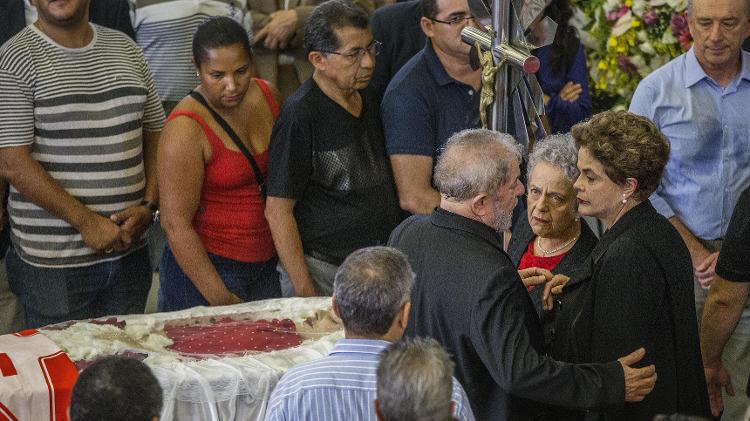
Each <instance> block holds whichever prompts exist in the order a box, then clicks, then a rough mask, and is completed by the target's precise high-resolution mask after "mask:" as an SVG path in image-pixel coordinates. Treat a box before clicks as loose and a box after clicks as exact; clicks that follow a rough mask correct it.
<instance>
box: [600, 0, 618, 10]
mask: <svg viewBox="0 0 750 421" xmlns="http://www.w3.org/2000/svg"><path fill="white" fill-rule="evenodd" d="M620 6H621V4H620V0H607V1H606V2H604V5H603V6H602V7H603V8H604V13H607V12H611V11H612V10H616V9H619V8H620Z"/></svg>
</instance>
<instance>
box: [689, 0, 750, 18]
mask: <svg viewBox="0 0 750 421" xmlns="http://www.w3.org/2000/svg"><path fill="white" fill-rule="evenodd" d="M693 1H694V0H688V2H687V12H688V15H691V16H692V14H693ZM744 2H745V16H746V17H747V18H748V19H750V0H744Z"/></svg>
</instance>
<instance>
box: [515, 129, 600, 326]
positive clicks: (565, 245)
mask: <svg viewBox="0 0 750 421" xmlns="http://www.w3.org/2000/svg"><path fill="white" fill-rule="evenodd" d="M576 159H577V152H576V146H575V142H574V140H573V138H572V137H571V136H570V135H553V136H548V137H546V138H545V139H544V141H542V142H540V143H537V144H536V145H535V147H534V150H533V152H532V153H531V154H530V155H529V164H528V171H529V177H528V178H529V181H528V185H527V189H526V192H527V196H528V199H527V202H526V211H527V218H519V220H518V222H517V223H516V225H515V227H514V228H513V236H512V237H511V240H510V244H509V245H508V255H509V256H510V258H511V260H513V263H514V264H515V265H516V266H517V267H518V269H519V273H520V275H521V278H522V279H523V280H524V283H525V284H526V285H527V288H529V294H530V296H531V300H532V301H533V302H534V307H535V308H536V310H537V313H538V314H539V316H540V320H541V321H542V323H543V324H544V325H545V336H546V337H547V338H546V339H548V340H549V336H550V334H551V331H550V329H549V328H550V327H551V322H552V320H553V316H554V313H553V312H552V311H545V310H551V306H550V303H551V302H550V300H549V299H547V300H545V299H544V298H548V297H549V296H550V295H549V292H550V289H551V288H550V287H551V286H553V285H555V283H556V282H557V281H558V279H559V277H558V278H557V279H555V280H554V281H552V282H550V283H548V284H547V288H545V285H541V284H543V283H545V282H547V281H549V280H551V279H550V278H551V277H552V275H560V276H564V279H563V280H566V279H567V277H568V276H570V275H571V274H572V273H573V272H574V271H575V269H576V268H577V267H578V266H579V265H580V264H581V263H583V261H584V260H586V257H587V256H588V255H589V253H590V252H591V250H592V249H593V248H594V246H595V245H596V242H597V239H596V236H595V235H594V233H593V232H592V231H591V229H590V228H589V227H588V225H587V224H586V223H585V222H584V223H582V222H581V221H580V219H579V217H578V204H577V203H576V192H575V189H573V182H575V180H576V178H578V174H579V171H578V168H577V167H576ZM548 271H549V272H548ZM550 272H551V273H550ZM539 273H541V274H542V275H537V274H539ZM545 275H546V276H545ZM545 301H546V302H545Z"/></svg>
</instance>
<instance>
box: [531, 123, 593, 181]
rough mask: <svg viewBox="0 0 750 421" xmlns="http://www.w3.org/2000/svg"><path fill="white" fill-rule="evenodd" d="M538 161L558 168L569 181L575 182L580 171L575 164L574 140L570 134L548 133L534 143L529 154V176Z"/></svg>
mask: <svg viewBox="0 0 750 421" xmlns="http://www.w3.org/2000/svg"><path fill="white" fill-rule="evenodd" d="M540 162H546V163H548V164H550V165H552V166H553V167H556V168H559V169H560V170H561V171H562V172H563V174H565V178H567V179H568V181H570V182H571V183H575V181H576V179H577V178H578V175H579V174H580V173H581V172H580V171H579V170H578V166H577V165H576V162H578V150H577V148H576V141H575V139H573V136H571V135H570V134H555V135H550V136H547V137H545V138H544V139H543V140H542V141H541V142H537V144H536V145H534V150H533V151H532V152H531V153H530V154H529V164H528V174H529V176H531V173H532V172H533V171H534V167H536V165H537V164H538V163H540Z"/></svg>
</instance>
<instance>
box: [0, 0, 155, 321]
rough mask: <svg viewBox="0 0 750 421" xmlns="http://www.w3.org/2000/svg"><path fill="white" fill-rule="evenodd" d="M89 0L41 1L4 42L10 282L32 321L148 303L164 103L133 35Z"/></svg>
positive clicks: (2, 128)
mask: <svg viewBox="0 0 750 421" xmlns="http://www.w3.org/2000/svg"><path fill="white" fill-rule="evenodd" d="M89 1H90V0H66V1H60V0H57V1H55V0H35V5H36V7H37V13H38V19H37V21H36V22H35V23H34V24H32V25H29V26H27V27H26V28H24V29H23V30H22V31H21V32H19V33H18V34H16V35H15V36H14V37H13V38H11V39H10V40H8V42H7V43H6V44H4V45H3V47H2V48H1V49H0V177H2V178H5V179H7V180H8V182H9V184H10V197H9V201H8V216H9V219H10V223H11V240H12V244H13V247H12V248H11V250H9V251H8V256H7V265H8V275H9V280H10V284H11V289H12V290H13V291H14V292H15V293H16V295H18V297H19V299H20V300H21V302H22V304H23V305H24V309H25V312H26V325H27V326H28V327H36V326H42V325H45V324H49V323H55V322H60V321H64V320H68V319H80V318H90V317H99V316H103V315H106V314H125V313H134V312H142V311H143V307H144V304H145V300H146V294H147V293H148V288H149V286H150V280H151V273H150V270H149V266H148V254H147V251H146V248H145V247H144V246H145V243H144V241H143V239H142V237H143V233H144V231H145V230H146V228H148V226H149V225H150V223H151V220H152V216H153V212H154V211H155V209H156V203H157V200H158V192H157V188H156V173H155V170H156V160H155V158H156V148H157V145H158V138H159V132H160V130H161V127H162V124H163V120H164V111H163V109H162V107H161V104H160V102H159V97H158V95H157V93H156V89H155V87H154V82H153V79H152V77H151V74H150V72H149V70H148V65H147V63H146V60H145V59H144V58H143V54H142V53H141V51H140V50H139V49H138V47H137V46H135V44H134V43H133V42H132V41H131V40H130V39H129V38H127V37H126V36H125V35H124V34H122V33H121V32H118V31H114V30H111V29H107V28H104V27H101V26H98V25H94V24H90V23H89V22H88V7H89Z"/></svg>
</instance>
